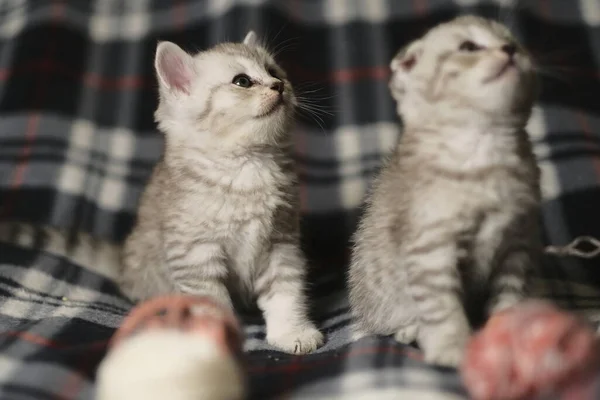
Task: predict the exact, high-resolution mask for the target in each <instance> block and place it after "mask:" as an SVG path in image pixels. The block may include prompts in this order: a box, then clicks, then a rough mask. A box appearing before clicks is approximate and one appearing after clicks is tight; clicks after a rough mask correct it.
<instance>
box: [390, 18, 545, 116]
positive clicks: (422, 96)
mask: <svg viewBox="0 0 600 400" xmlns="http://www.w3.org/2000/svg"><path fill="white" fill-rule="evenodd" d="M391 69H392V78H391V80H390V89H391V92H392V95H393V96H394V98H395V99H396V101H397V108H398V112H399V114H400V115H401V116H402V117H403V119H404V120H408V122H409V123H422V122H423V121H429V120H431V118H432V115H435V116H440V118H442V119H443V120H446V121H448V120H458V121H461V120H463V119H464V118H472V117H473V116H475V115H476V116H478V117H480V118H481V117H482V116H483V117H485V116H489V117H491V118H494V119H498V118H506V117H517V118H518V119H519V120H520V119H522V118H521V116H522V117H524V118H525V119H527V118H528V116H529V112H530V109H531V107H532V105H533V101H534V99H535V94H536V85H535V83H536V81H535V75H534V71H533V64H532V61H531V59H530V57H529V56H528V54H527V53H526V52H525V50H524V49H523V48H522V47H521V46H520V45H519V44H518V43H517V42H516V40H515V38H514V37H513V36H512V34H511V33H510V32H509V30H508V29H507V28H506V27H505V26H503V25H501V24H499V23H497V22H495V21H492V20H488V19H484V18H480V17H474V16H464V17H459V18H456V19H454V20H452V21H450V22H447V23H444V24H441V25H439V26H437V27H435V28H433V29H431V30H430V31H429V32H427V33H426V34H425V35H424V36H423V37H422V38H420V39H418V40H416V41H414V42H412V43H410V44H409V45H408V46H406V47H405V48H404V49H402V50H401V51H400V52H398V54H397V55H396V56H395V57H394V59H393V60H392V62H391ZM433 111H435V112H433ZM432 112H433V113H432ZM405 122H406V121H405ZM438 122H441V121H438Z"/></svg>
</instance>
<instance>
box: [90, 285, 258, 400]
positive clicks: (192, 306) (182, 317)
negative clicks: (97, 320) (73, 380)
mask: <svg viewBox="0 0 600 400" xmlns="http://www.w3.org/2000/svg"><path fill="white" fill-rule="evenodd" d="M241 355H242V335H241V330H240V327H239V325H238V323H237V320H236V318H235V317H234V316H233V315H232V313H231V312H230V311H228V310H226V309H224V308H222V307H221V306H219V305H217V304H216V303H214V302H212V301H210V300H209V299H206V298H198V297H192V296H166V297H160V298H156V299H152V300H149V301H147V302H144V303H142V304H140V305H139V306H137V307H135V308H134V309H133V310H132V312H131V313H130V314H129V316H128V317H127V318H126V319H125V320H124V321H123V324H122V326H121V327H120V328H119V330H118V331H117V333H116V334H115V336H114V337H113V339H112V340H111V344H110V348H109V351H108V354H107V356H106V357H105V359H104V360H103V361H102V363H101V365H100V367H99V369H98V373H97V389H96V399H98V400H120V399H123V400H125V399H127V400H135V399H144V400H154V399H156V400H159V399H160V400H164V399H169V400H199V399H211V400H241V399H243V398H244V396H245V391H246V381H245V375H244V372H243V362H242V359H241Z"/></svg>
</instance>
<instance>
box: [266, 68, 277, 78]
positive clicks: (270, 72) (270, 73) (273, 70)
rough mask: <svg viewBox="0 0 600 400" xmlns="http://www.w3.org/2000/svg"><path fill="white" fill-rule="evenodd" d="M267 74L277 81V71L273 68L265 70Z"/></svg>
mask: <svg viewBox="0 0 600 400" xmlns="http://www.w3.org/2000/svg"><path fill="white" fill-rule="evenodd" d="M267 72H268V73H269V75H271V76H272V77H273V78H277V79H279V77H278V76H277V71H275V68H273V67H271V68H269V69H267Z"/></svg>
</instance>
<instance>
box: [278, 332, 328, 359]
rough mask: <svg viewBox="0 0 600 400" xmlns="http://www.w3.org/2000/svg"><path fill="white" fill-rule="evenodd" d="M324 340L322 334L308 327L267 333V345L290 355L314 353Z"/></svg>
mask: <svg viewBox="0 0 600 400" xmlns="http://www.w3.org/2000/svg"><path fill="white" fill-rule="evenodd" d="M324 340H325V337H324V336H323V334H322V333H321V332H320V331H319V330H318V329H317V328H315V327H314V326H310V325H308V326H304V327H299V328H294V329H290V330H287V331H280V332H276V333H273V334H271V333H269V332H267V343H269V344H270V345H272V346H275V347H277V348H279V349H281V350H283V351H285V352H286V353H291V354H307V353H310V352H312V351H315V350H316V349H318V348H319V347H321V346H322V345H323V342H324Z"/></svg>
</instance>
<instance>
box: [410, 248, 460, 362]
mask: <svg viewBox="0 0 600 400" xmlns="http://www.w3.org/2000/svg"><path fill="white" fill-rule="evenodd" d="M405 260H406V262H408V265H407V266H408V281H409V282H408V283H409V284H408V290H409V293H410V294H411V296H412V298H413V299H414V301H415V305H416V307H417V312H418V315H419V319H420V324H419V330H418V342H419V345H420V347H421V349H422V350H423V352H424V355H425V361H426V362H429V363H433V364H438V365H444V366H450V367H457V366H459V365H460V363H461V361H462V358H463V355H464V350H465V346H466V343H467V340H468V339H469V336H470V333H471V327H470V325H469V321H468V319H467V316H466V314H465V310H464V307H463V304H462V299H461V292H462V281H461V277H460V274H459V271H458V269H457V251H456V245H455V244H454V243H448V244H443V245H439V243H435V244H430V245H427V244H424V245H420V246H417V247H416V248H415V249H414V250H412V251H411V252H410V253H408V254H407V256H406V258H405Z"/></svg>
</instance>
